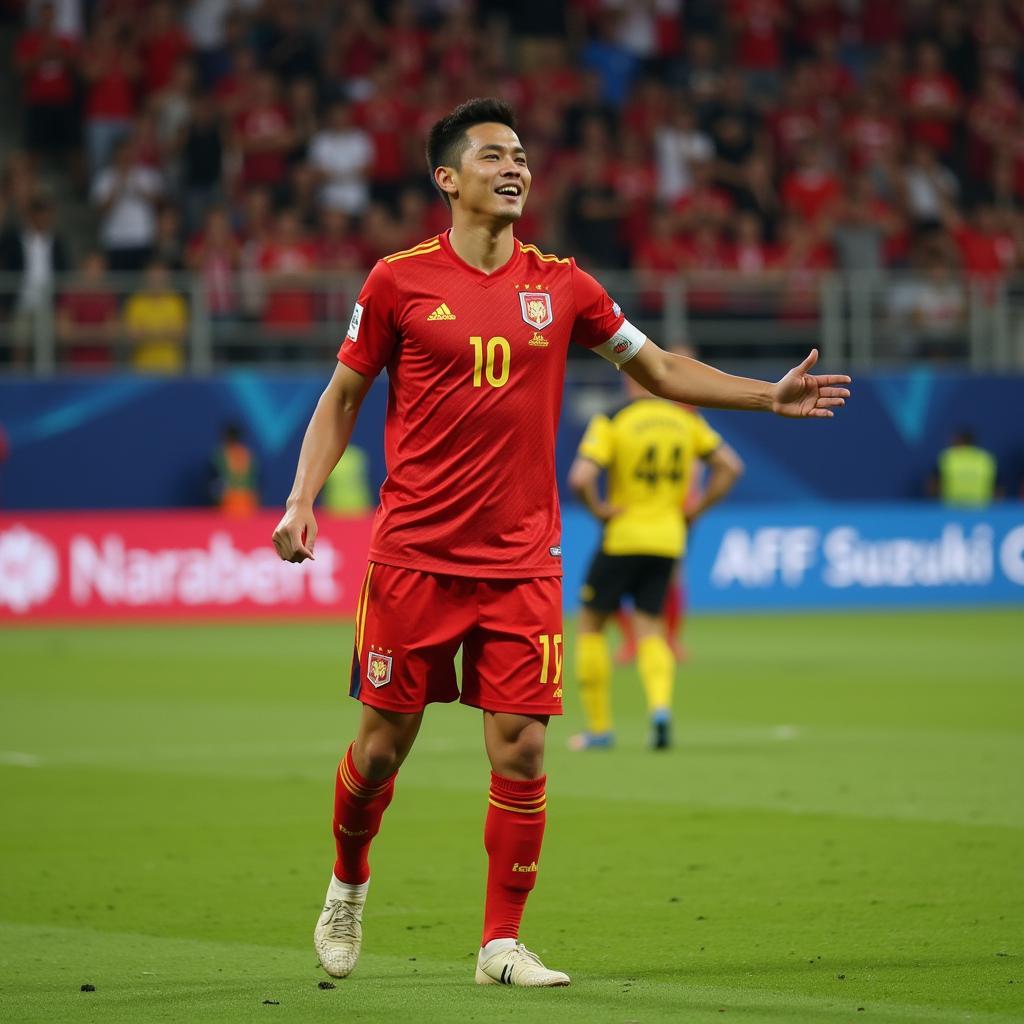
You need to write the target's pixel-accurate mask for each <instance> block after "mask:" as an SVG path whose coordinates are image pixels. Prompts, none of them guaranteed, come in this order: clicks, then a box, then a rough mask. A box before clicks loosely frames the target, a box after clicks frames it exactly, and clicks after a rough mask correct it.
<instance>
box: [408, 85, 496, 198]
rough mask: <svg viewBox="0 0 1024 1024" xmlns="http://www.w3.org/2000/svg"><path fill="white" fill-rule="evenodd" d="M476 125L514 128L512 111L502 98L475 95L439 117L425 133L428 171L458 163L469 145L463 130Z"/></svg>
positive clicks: (453, 165) (459, 163) (444, 195)
mask: <svg viewBox="0 0 1024 1024" xmlns="http://www.w3.org/2000/svg"><path fill="white" fill-rule="evenodd" d="M475 124H504V125H508V127H509V128H511V129H512V131H516V115H515V111H514V110H513V109H512V107H511V106H509V104H507V103H506V102H505V101H504V100H499V99H496V98H494V97H493V96H488V97H479V96H478V97H476V98H474V99H471V100H466V102H465V103H460V104H459V106H457V107H456V108H455V109H454V110H453V111H452V112H451V113H450V114H446V115H445V116H444V117H442V118H441V120H440V121H438V122H437V123H436V124H435V125H434V126H433V127H432V128H431V129H430V134H429V135H428V136H427V170H428V171H429V172H430V174H431V176H433V173H434V170H435V168H437V167H458V166H460V165H461V163H462V154H463V153H464V152H465V151H466V147H467V146H468V145H469V140H468V139H467V138H466V131H467V130H468V129H469V128H472V127H473V125H475ZM434 187H435V188H436V187H437V182H434ZM438 192H441V190H440V189H438ZM441 198H442V199H443V200H444V201H445V203H447V204H448V206H449V208H450V207H451V205H452V203H451V200H450V199H449V198H448V196H447V195H446V194H445V193H444V192H441Z"/></svg>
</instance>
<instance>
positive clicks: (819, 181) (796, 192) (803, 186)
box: [782, 170, 843, 224]
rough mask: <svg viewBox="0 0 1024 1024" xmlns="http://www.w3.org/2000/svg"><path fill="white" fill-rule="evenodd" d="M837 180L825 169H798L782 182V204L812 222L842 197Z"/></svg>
mask: <svg viewBox="0 0 1024 1024" xmlns="http://www.w3.org/2000/svg"><path fill="white" fill-rule="evenodd" d="M842 194H843V188H842V185H840V183H839V180H838V179H837V178H834V177H833V176H832V175H831V174H828V173H827V172H825V171H816V170H799V171H794V172H793V173H792V174H789V175H787V176H786V178H785V180H784V181H783V182H782V205H783V206H785V207H786V208H787V209H788V210H790V211H792V212H794V213H797V214H799V215H800V216H801V217H802V218H803V219H804V220H806V221H810V222H811V223H812V224H813V223H814V222H815V221H816V220H818V218H819V217H821V216H823V215H824V214H826V213H828V212H829V211H830V210H831V208H832V207H833V206H835V204H836V203H837V202H838V201H839V199H840V198H841V197H842Z"/></svg>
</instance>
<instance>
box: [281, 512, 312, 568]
mask: <svg viewBox="0 0 1024 1024" xmlns="http://www.w3.org/2000/svg"><path fill="white" fill-rule="evenodd" d="M315 543H316V518H315V517H314V515H313V509H312V507H305V508H300V507H299V506H293V507H292V508H289V509H288V511H287V512H285V514H284V516H282V518H281V522H279V523H278V524H277V529H276V530H274V547H275V548H276V549H277V553H278V555H279V557H280V558H282V559H283V560H284V561H286V562H304V561H305V560H306V559H307V558H312V557H313V545H314V544H315Z"/></svg>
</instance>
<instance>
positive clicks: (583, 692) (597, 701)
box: [576, 633, 612, 732]
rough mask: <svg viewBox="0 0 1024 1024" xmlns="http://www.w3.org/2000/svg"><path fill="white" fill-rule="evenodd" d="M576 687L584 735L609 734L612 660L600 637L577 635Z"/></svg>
mask: <svg viewBox="0 0 1024 1024" xmlns="http://www.w3.org/2000/svg"><path fill="white" fill-rule="evenodd" d="M576 684H577V685H578V686H579V690H580V701H581V702H582V704H583V716H584V718H586V720H587V732H610V731H611V727H612V710H611V701H610V700H609V691H610V690H611V684H612V659H611V656H610V655H609V653H608V642H607V641H606V640H605V638H604V634H603V633H578V634H577V636H576Z"/></svg>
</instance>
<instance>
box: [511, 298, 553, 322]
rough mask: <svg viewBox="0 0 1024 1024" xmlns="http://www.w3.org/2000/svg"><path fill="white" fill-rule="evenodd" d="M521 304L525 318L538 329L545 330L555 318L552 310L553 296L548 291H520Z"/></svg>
mask: <svg viewBox="0 0 1024 1024" xmlns="http://www.w3.org/2000/svg"><path fill="white" fill-rule="evenodd" d="M519 306H520V308H521V309H522V311H523V319H524V320H525V321H526V322H527V324H529V325H530V327H532V328H534V329H535V330H538V331H543V330H544V328H545V327H548V326H550V324H551V322H552V321H553V320H554V319H555V315H554V313H552V312H551V296H550V295H548V293H547V292H520V293H519Z"/></svg>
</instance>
